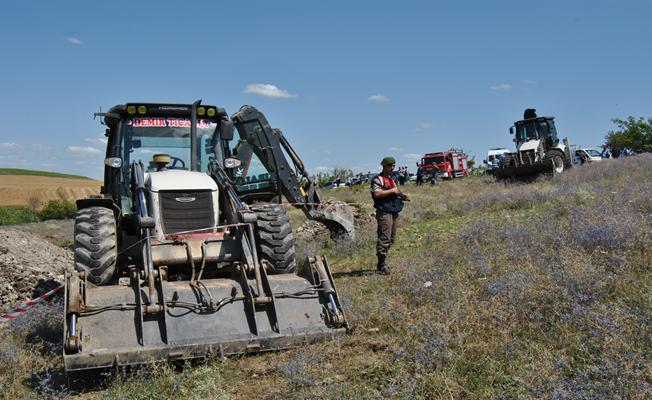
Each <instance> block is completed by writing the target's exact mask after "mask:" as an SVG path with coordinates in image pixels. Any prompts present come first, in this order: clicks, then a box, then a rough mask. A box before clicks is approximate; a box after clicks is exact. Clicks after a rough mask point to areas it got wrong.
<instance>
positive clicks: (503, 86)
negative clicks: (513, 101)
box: [489, 83, 512, 92]
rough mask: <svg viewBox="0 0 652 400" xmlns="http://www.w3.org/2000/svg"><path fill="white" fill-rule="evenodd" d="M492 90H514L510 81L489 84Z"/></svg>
mask: <svg viewBox="0 0 652 400" xmlns="http://www.w3.org/2000/svg"><path fill="white" fill-rule="evenodd" d="M489 88H490V89H491V90H501V91H503V92H507V91H510V90H512V85H511V84H509V83H501V84H500V85H496V86H489Z"/></svg>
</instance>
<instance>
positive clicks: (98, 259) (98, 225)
mask: <svg viewBox="0 0 652 400" xmlns="http://www.w3.org/2000/svg"><path fill="white" fill-rule="evenodd" d="M74 249H75V270H77V271H79V272H86V274H87V276H88V280H89V281H90V282H91V283H93V284H95V285H100V286H101V285H107V284H110V283H112V281H113V278H114V276H115V273H116V260H117V255H118V251H117V250H118V246H117V235H116V223H115V217H114V215H113V210H110V209H108V208H104V207H88V208H83V209H81V210H79V211H77V214H76V215H75V243H74Z"/></svg>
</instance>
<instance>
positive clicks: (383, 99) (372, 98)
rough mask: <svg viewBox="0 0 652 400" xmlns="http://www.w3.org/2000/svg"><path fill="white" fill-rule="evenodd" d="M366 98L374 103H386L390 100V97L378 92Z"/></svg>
mask: <svg viewBox="0 0 652 400" xmlns="http://www.w3.org/2000/svg"><path fill="white" fill-rule="evenodd" d="M367 100H369V101H373V102H375V103H386V102H388V101H389V100H390V98H389V97H387V96H385V95H384V94H380V93H378V94H374V95H371V96H369V97H367Z"/></svg>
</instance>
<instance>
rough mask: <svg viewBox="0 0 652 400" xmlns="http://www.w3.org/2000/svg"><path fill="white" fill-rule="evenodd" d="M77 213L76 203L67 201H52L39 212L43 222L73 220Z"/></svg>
mask: <svg viewBox="0 0 652 400" xmlns="http://www.w3.org/2000/svg"><path fill="white" fill-rule="evenodd" d="M76 212H77V207H76V206H75V204H74V203H72V202H70V201H67V200H50V201H48V204H46V205H45V207H44V208H43V209H42V210H41V212H39V217H40V218H41V220H43V221H45V220H48V219H66V218H72V217H74V216H75V213H76Z"/></svg>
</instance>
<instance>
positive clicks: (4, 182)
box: [0, 174, 102, 206]
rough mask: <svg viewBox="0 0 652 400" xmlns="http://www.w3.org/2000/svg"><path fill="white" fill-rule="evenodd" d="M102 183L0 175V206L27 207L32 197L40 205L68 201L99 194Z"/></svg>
mask: <svg viewBox="0 0 652 400" xmlns="http://www.w3.org/2000/svg"><path fill="white" fill-rule="evenodd" d="M100 186H102V182H100V181H96V180H92V179H88V178H63V177H51V176H37V175H3V174H0V206H27V205H28V204H30V201H29V200H30V198H32V197H34V198H37V199H38V200H39V201H40V204H41V205H44V204H45V203H47V201H48V200H69V201H74V200H76V199H80V198H85V197H88V196H89V195H91V194H99V192H100Z"/></svg>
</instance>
